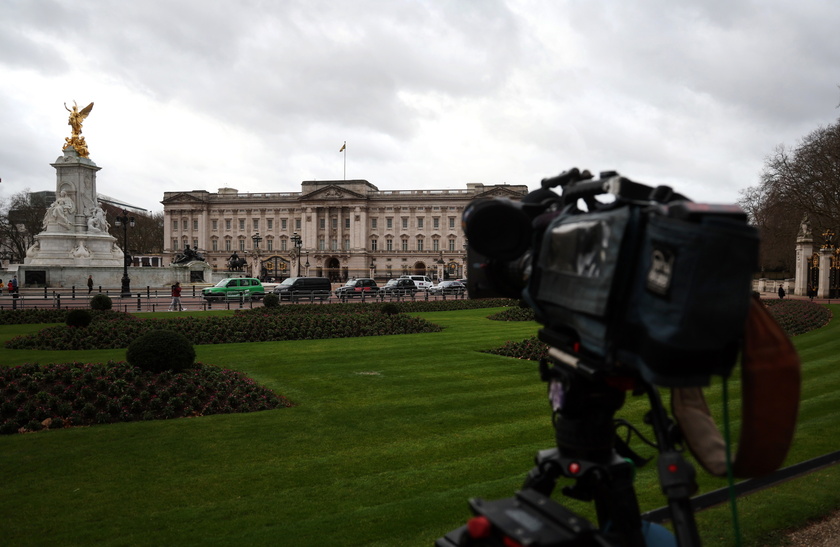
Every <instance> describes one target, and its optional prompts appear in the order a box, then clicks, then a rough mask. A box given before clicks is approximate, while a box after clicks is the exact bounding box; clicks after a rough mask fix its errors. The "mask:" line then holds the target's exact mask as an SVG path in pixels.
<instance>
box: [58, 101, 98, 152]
mask: <svg viewBox="0 0 840 547" xmlns="http://www.w3.org/2000/svg"><path fill="white" fill-rule="evenodd" d="M64 108H65V109H66V110H67V112H69V113H70V116H69V118H68V120H67V125H69V126H70V136H69V137H68V138H66V139H64V141H65V144H64V148H67V147H69V146H72V147H73V148H75V149H76V151H77V152H78V153H79V155H80V156H82V157H83V158H86V157H88V154H89V151H88V149H87V143H86V142H85V138H84V137H82V122H83V121H85V118H87V117H88V115H90V111H91V110H93V103H90V104H89V105H87V106H86V107H84V108H83V109H81V110H79V105H77V104H76V101H73V110H70V109H69V108H67V103H65V104H64Z"/></svg>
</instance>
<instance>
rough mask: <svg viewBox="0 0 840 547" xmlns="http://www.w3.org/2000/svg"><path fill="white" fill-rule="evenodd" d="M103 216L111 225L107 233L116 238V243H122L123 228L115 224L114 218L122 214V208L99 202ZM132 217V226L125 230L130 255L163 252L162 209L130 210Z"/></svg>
mask: <svg viewBox="0 0 840 547" xmlns="http://www.w3.org/2000/svg"><path fill="white" fill-rule="evenodd" d="M101 206H102V208H103V209H104V210H105V216H106V218H107V219H108V223H109V224H110V225H111V228H110V229H109V233H110V234H111V235H112V236H114V237H115V238H117V243H118V244H119V245H120V247H122V245H123V229H122V227H118V226H116V223H115V222H114V219H115V218H116V217H117V216H120V215H122V211H123V210H122V209H121V208H119V207H116V206H114V205H110V204H107V203H102V204H101ZM129 215H130V216H132V217H134V227H133V228H128V230H126V235H127V236H128V249H127V250H126V251H127V252H128V253H129V254H131V255H152V254H161V253H162V252H163V211H160V212H157V213H148V214H145V213H139V212H130V213H129Z"/></svg>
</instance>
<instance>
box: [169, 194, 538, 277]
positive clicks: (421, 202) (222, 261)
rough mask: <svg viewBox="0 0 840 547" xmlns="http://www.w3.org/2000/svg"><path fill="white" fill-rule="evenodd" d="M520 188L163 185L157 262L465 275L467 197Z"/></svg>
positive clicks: (331, 272) (255, 269)
mask: <svg viewBox="0 0 840 547" xmlns="http://www.w3.org/2000/svg"><path fill="white" fill-rule="evenodd" d="M527 192H528V188H527V187H526V186H524V185H507V184H504V185H484V184H480V183H470V184H467V188H466V189H463V190H379V189H378V188H377V187H376V186H374V185H373V184H371V183H370V182H368V181H366V180H340V181H338V180H328V181H304V182H302V184H301V191H300V192H278V193H241V192H239V191H238V190H236V189H233V188H220V189H219V191H218V192H217V193H211V192H207V191H204V190H198V191H191V192H166V193H164V198H163V201H162V203H163V210H164V238H165V239H164V241H165V252H164V254H165V257H164V262H165V263H168V262H170V261H172V260H173V259H174V258H175V256H176V255H177V254H179V253H183V251H184V250H185V249H186V247H187V246H188V245H189V246H190V248H191V249H193V250H194V249H197V250H198V252H199V253H201V254H202V255H204V257H205V259H206V260H207V262H208V263H209V264H210V265H211V266H212V267H213V269H214V270H216V271H225V270H227V269H228V268H229V266H228V259H229V258H230V257H231V256H232V255H233V254H234V253H236V256H237V257H239V258H246V259H247V263H246V265H245V267H244V268H243V271H244V272H247V273H249V274H250V275H260V276H261V277H263V278H265V279H271V278H273V279H274V280H280V279H282V278H285V277H294V276H297V275H302V276H318V277H329V278H330V279H332V280H334V281H343V280H346V279H350V278H353V277H375V278H377V279H387V278H391V277H399V276H400V275H403V274H421V275H423V274H425V275H429V276H430V277H433V278H435V279H438V278H443V277H447V278H459V277H463V276H464V266H465V259H466V251H465V243H466V242H465V240H464V235H463V232H462V230H461V214H462V212H463V210H464V207H465V206H466V205H467V204H468V203H469V202H470V201H471V200H473V199H476V198H485V197H507V198H511V199H520V198H522V197H523V196H524V195H525V194H527Z"/></svg>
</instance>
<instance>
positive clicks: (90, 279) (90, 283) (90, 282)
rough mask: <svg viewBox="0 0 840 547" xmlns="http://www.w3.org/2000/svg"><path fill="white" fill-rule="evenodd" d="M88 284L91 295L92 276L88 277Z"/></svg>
mask: <svg viewBox="0 0 840 547" xmlns="http://www.w3.org/2000/svg"><path fill="white" fill-rule="evenodd" d="M87 284H88V294H90V293H92V292H93V276H92V275H89V276H88V280H87Z"/></svg>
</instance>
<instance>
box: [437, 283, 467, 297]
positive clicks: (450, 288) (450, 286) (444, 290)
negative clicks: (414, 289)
mask: <svg viewBox="0 0 840 547" xmlns="http://www.w3.org/2000/svg"><path fill="white" fill-rule="evenodd" d="M465 292H467V286H466V285H464V284H463V283H461V282H460V281H441V282H440V283H438V284H437V285H435V286H434V287H432V288H431V289H429V294H458V295H461V294H464V293H465Z"/></svg>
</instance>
